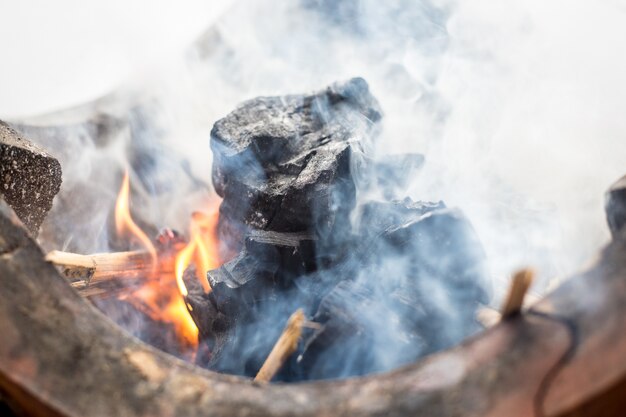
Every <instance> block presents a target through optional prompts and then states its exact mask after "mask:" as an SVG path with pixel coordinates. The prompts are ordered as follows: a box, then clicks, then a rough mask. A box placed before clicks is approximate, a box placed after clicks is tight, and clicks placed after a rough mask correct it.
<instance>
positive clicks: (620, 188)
mask: <svg viewBox="0 0 626 417" xmlns="http://www.w3.org/2000/svg"><path fill="white" fill-rule="evenodd" d="M605 207H606V217H607V220H608V223H609V228H610V229H611V234H612V235H613V239H618V238H619V237H620V236H622V237H624V236H625V235H624V230H626V176H624V177H622V178H621V179H620V180H619V181H617V182H616V183H615V184H613V185H612V186H611V188H609V191H608V192H607V193H606V204H605Z"/></svg>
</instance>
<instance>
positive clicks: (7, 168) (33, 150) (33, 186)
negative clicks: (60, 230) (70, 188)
mask: <svg viewBox="0 0 626 417" xmlns="http://www.w3.org/2000/svg"><path fill="white" fill-rule="evenodd" d="M60 187H61V165H60V164H59V162H58V161H57V160H56V159H54V158H53V157H52V156H50V155H48V154H47V153H45V152H44V151H43V149H41V148H39V147H38V146H35V145H33V144H32V143H30V142H29V141H27V140H26V139H24V138H23V137H21V136H20V135H19V134H18V133H17V132H16V131H15V130H13V129H11V128H10V127H9V126H8V125H7V124H5V123H4V122H2V121H0V195H2V196H3V197H4V199H5V201H6V202H7V203H8V204H9V205H10V206H11V207H12V208H13V210H15V213H16V214H17V215H18V217H19V218H20V219H21V220H22V222H23V223H24V224H25V225H26V227H27V228H28V230H29V231H30V233H32V234H33V235H37V233H38V231H39V226H40V225H41V223H42V222H43V220H44V218H45V217H46V214H47V213H48V211H49V210H50V208H51V207H52V200H53V198H54V196H55V195H56V194H57V193H58V192H59V189H60Z"/></svg>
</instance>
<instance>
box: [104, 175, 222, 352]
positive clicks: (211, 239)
mask: <svg viewBox="0 0 626 417" xmlns="http://www.w3.org/2000/svg"><path fill="white" fill-rule="evenodd" d="M129 193H130V181H129V178H128V173H126V174H125V175H124V181H123V182H122V187H121V189H120V192H119V195H118V198H117V203H116V207H115V224H116V229H117V232H118V234H119V235H120V236H127V237H128V238H130V239H133V240H135V241H137V242H138V243H140V244H141V245H142V246H144V247H145V248H146V250H147V251H148V252H149V253H150V255H151V256H152V259H153V267H154V268H156V267H157V265H158V259H157V252H156V249H155V247H154V245H153V244H152V242H151V241H150V239H149V238H148V236H146V234H145V233H144V232H143V231H142V230H141V229H140V228H139V226H137V224H136V223H135V222H134V221H133V219H132V217H131V215H130V203H129ZM217 219H218V212H217V209H213V211H212V212H211V214H210V215H204V214H200V213H194V215H193V217H192V221H191V237H190V243H189V244H188V245H187V246H186V247H185V248H184V249H182V250H181V251H180V252H178V253H177V254H176V258H175V265H174V267H175V274H174V276H171V275H170V274H161V273H160V271H158V270H156V269H154V270H153V272H154V273H155V274H156V275H159V274H160V275H161V276H160V277H159V279H156V280H149V281H147V282H146V283H145V284H144V285H143V286H142V287H141V288H139V289H138V290H137V291H134V292H133V293H132V295H131V296H129V297H128V298H127V301H129V302H131V303H133V305H135V306H136V307H137V308H139V309H140V310H142V311H143V312H144V313H146V314H148V315H149V316H150V317H151V318H152V319H154V320H158V321H162V322H165V323H170V324H171V325H172V326H173V327H174V330H175V332H176V335H177V337H178V340H179V343H180V344H181V347H182V348H183V349H182V350H185V351H186V352H187V353H189V352H191V356H192V357H193V355H195V352H196V349H197V346H198V328H197V326H196V324H195V323H194V321H193V319H192V318H191V316H190V315H189V310H190V309H191V306H189V305H187V304H186V301H185V297H186V296H187V294H188V291H187V288H186V286H185V283H184V282H183V274H184V272H185V269H186V268H187V266H188V265H189V264H190V263H191V262H192V261H193V262H194V263H195V265H196V270H197V276H198V279H199V280H200V283H201V284H202V287H203V289H204V291H205V292H209V291H210V290H211V287H210V285H209V282H208V280H207V278H206V272H207V271H208V270H210V269H213V268H216V267H218V266H219V259H218V257H217V249H218V246H217V240H216V238H215V228H216V226H217Z"/></svg>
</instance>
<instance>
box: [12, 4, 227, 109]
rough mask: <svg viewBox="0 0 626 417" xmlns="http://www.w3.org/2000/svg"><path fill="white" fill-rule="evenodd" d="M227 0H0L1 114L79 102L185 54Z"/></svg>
mask: <svg viewBox="0 0 626 417" xmlns="http://www.w3.org/2000/svg"><path fill="white" fill-rule="evenodd" d="M229 4H230V1H229V0H208V1H207V0H178V1H173V0H130V1H127V0H89V1H81V0H55V1H48V0H14V1H12V0H2V1H0V16H1V21H2V23H1V24H0V51H2V52H1V53H0V118H5V119H11V118H16V117H25V116H31V115H36V114H40V113H46V112H50V111H54V110H58V109H61V108H65V107H69V106H73V105H77V104H80V103H83V102H85V101H88V100H90V99H94V98H97V97H99V96H100V95H103V94H106V93H108V92H109V91H111V90H112V89H113V88H114V87H115V86H116V85H118V84H119V83H121V82H123V81H124V80H126V79H128V78H130V77H132V76H134V75H136V74H141V72H142V69H144V68H145V67H146V66H153V65H158V64H159V63H160V62H161V61H163V60H165V59H167V58H168V57H172V56H175V55H176V54H180V53H182V51H183V50H184V48H185V47H186V46H188V45H189V44H190V43H191V42H192V41H193V39H194V38H195V37H197V36H198V35H199V34H200V33H201V32H202V31H203V30H205V29H206V28H207V27H209V26H210V24H211V23H212V22H213V21H214V20H215V19H216V18H217V17H218V16H219V15H220V14H221V13H222V12H223V11H224V10H225V9H226V7H228V5H229Z"/></svg>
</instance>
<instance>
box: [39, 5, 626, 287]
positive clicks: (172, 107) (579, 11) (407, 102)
mask: <svg viewBox="0 0 626 417" xmlns="http://www.w3.org/2000/svg"><path fill="white" fill-rule="evenodd" d="M625 21H626V3H624V2H623V1H618V0H613V1H608V0H607V1H599V2H594V3H591V2H584V1H582V0H570V1H552V2H544V1H540V0H525V1H522V0H501V1H498V2H493V1H486V0H474V1H471V2H467V1H466V2H460V1H452V0H450V1H444V0H432V1H427V0H422V1H411V0H394V1H385V2H381V1H377V0H351V1H342V2H334V1H332V0H300V1H297V2H296V1H292V2H272V1H269V0H251V1H245V2H243V1H242V2H238V3H236V4H235V5H234V6H233V7H232V8H230V9H228V10H227V12H226V13H225V14H224V15H223V16H222V17H221V18H220V19H219V20H218V21H217V23H216V24H215V25H214V26H213V27H212V28H210V29H209V30H208V31H207V32H206V34H205V35H204V36H203V37H202V38H201V39H199V40H198V41H197V42H196V43H195V44H194V45H193V47H192V48H191V49H190V50H189V53H188V55H187V57H186V59H185V60H177V59H173V60H172V62H170V63H169V64H168V65H167V66H161V67H159V68H153V69H151V70H150V71H146V73H144V74H142V76H141V77H139V78H135V79H131V80H129V82H128V85H132V86H133V88H134V89H135V90H137V89H139V90H141V89H143V90H144V91H147V92H149V94H150V95H151V96H152V97H155V98H156V99H155V100H156V102H157V103H158V108H159V112H158V117H159V125H160V127H161V128H162V129H160V132H161V133H162V137H160V138H159V139H158V141H159V144H160V145H162V149H165V150H166V151H164V152H161V154H160V155H159V158H157V160H158V161H161V162H159V164H162V165H161V170H160V171H159V170H157V171H159V172H160V173H159V175H160V177H159V178H161V176H165V177H167V179H168V183H169V184H170V185H171V184H177V183H188V182H189V179H188V178H185V179H184V180H182V179H180V180H179V176H180V175H183V173H182V172H183V170H181V169H179V168H173V167H172V163H171V161H179V160H180V159H183V160H187V161H188V162H189V163H190V167H191V171H192V173H193V174H194V176H195V177H197V178H201V179H203V180H204V181H207V182H208V181H209V179H210V151H209V146H208V143H209V131H210V129H211V126H212V125H213V123H214V122H215V121H216V120H217V119H219V118H221V117H223V116H225V115H226V114H227V113H228V112H230V111H231V110H232V109H233V108H234V107H235V106H236V105H237V103H239V102H241V101H242V100H245V99H249V98H252V97H255V96H259V95H277V94H288V93H301V92H307V91H313V90H318V89H320V88H322V87H324V86H325V85H328V84H330V83H332V82H333V81H336V80H341V79H347V78H350V77H352V76H362V77H364V78H365V79H366V80H367V81H368V82H369V84H370V87H371V90H372V92H373V94H374V95H375V96H376V97H377V98H378V99H379V101H380V102H381V105H382V107H383V110H384V112H385V118H384V121H383V132H382V137H381V138H380V141H379V142H378V144H379V146H378V149H377V152H380V153H387V152H390V153H400V152H407V151H413V152H422V153H424V154H425V156H426V165H425V167H424V169H423V170H422V172H421V173H420V175H419V176H418V177H416V178H415V179H414V180H413V181H412V185H411V187H410V189H409V190H408V193H409V194H410V195H411V196H412V197H413V198H414V199H422V200H435V201H437V200H440V199H442V200H444V201H445V202H446V203H447V205H448V206H457V207H459V208H461V209H462V210H463V211H464V212H465V214H466V215H467V217H468V218H469V219H470V220H471V221H472V223H473V224H474V226H475V228H476V230H477V233H478V235H479V237H480V238H481V240H482V242H483V244H484V246H485V248H486V250H487V255H488V259H489V263H490V267H491V272H492V275H493V277H494V279H495V283H496V288H500V289H501V288H503V287H504V286H505V285H506V283H507V275H508V274H509V273H510V272H511V271H512V270H513V269H515V268H517V267H519V266H522V265H531V266H534V267H536V268H538V270H539V272H540V277H541V278H542V279H541V280H540V283H539V285H538V286H537V288H536V290H537V291H543V290H544V289H545V287H546V285H547V284H548V283H549V282H551V281H552V280H554V279H556V278H559V277H563V276H565V275H566V274H568V273H570V272H572V271H573V270H575V269H576V268H579V267H580V266H581V265H582V264H584V263H585V262H586V261H587V260H588V259H589V258H590V257H591V256H592V255H593V253H594V252H595V251H597V250H598V249H599V248H600V247H601V246H602V245H603V244H604V243H605V242H606V241H607V240H608V237H609V234H608V231H607V228H606V225H605V220H604V212H603V193H604V191H605V190H606V188H607V187H608V186H609V184H610V183H612V182H613V181H614V180H615V179H617V178H618V177H620V176H621V175H623V174H624V173H626V140H625V136H626V118H625V117H624V116H623V114H622V113H623V111H624V110H623V109H625V108H626V82H625V81H624V74H626V58H625V57H624V56H623V54H622V53H621V48H622V43H623V40H624V39H626V25H625V24H624V23H625ZM177 24H184V22H178V23H177ZM118 107H119V106H118ZM105 108H106V106H105ZM116 111H117V110H116ZM118 112H119V111H118ZM40 120H41V119H32V120H31V121H32V122H37V123H41V122H40ZM54 120H55V116H54V115H51V116H48V117H47V118H46V122H48V123H50V121H54ZM131 139H132V138H129V137H126V136H125V137H124V138H123V140H128V141H130V140H131ZM154 141H155V142H157V139H154ZM43 144H44V146H45V143H43ZM106 149H107V148H106V147H104V148H101V149H98V152H99V155H100V156H99V157H98V158H95V157H94V158H93V159H92V160H91V161H90V163H91V165H90V168H91V169H90V172H98V170H97V169H95V167H94V164H95V165H97V164H98V163H99V162H98V160H99V159H101V160H102V161H106V163H110V162H109V161H108V160H107V158H102V156H101V153H102V152H107V151H106ZM119 150H120V147H119V146H112V147H111V152H119ZM170 151H171V152H170ZM98 152H95V153H91V154H93V155H95V154H96V153H98ZM85 157H86V156H85V155H83V156H81V157H79V156H78V155H76V157H75V158H73V159H72V158H69V159H68V161H69V162H68V163H69V164H74V163H75V164H89V163H87V162H85V161H84V158H85ZM81 158H82V159H81ZM113 159H116V160H117V159H118V156H117V154H116V156H115V158H113ZM168 159H169V161H170V162H168V163H166V162H164V161H167V160H168ZM72 161H75V162H72ZM103 163H105V162H103ZM78 167H79V165H75V166H74V165H72V166H69V167H68V166H64V170H65V171H66V172H74V171H76V170H77V169H78ZM79 171H80V169H79ZM146 180H147V182H148V183H150V180H151V179H146ZM109 183H110V187H111V190H114V191H116V190H117V186H118V185H119V184H118V181H113V180H111V181H109ZM146 188H150V187H146ZM170 190H171V191H170V192H168V193H164V194H161V195H159V196H155V197H154V199H153V202H152V203H151V204H148V208H147V209H146V210H147V211H148V213H147V214H146V217H148V218H150V220H151V221H152V223H154V224H156V225H157V226H168V225H169V226H176V227H179V226H180V225H181V224H184V223H185V222H186V219H187V218H188V217H187V216H188V213H189V212H191V211H192V210H195V209H198V208H201V207H194V205H193V201H194V198H195V197H194V196H193V195H192V196H191V197H190V195H189V194H187V191H186V190H187V188H185V187H180V188H176V187H170ZM114 191H112V192H111V193H110V194H111V196H110V198H109V199H110V200H112V199H113V198H114ZM148 191H149V190H148ZM177 191H178V192H177ZM105 205H106V204H104V203H103V204H102V206H105ZM109 209H110V207H107V208H106V210H109ZM96 217H97V216H95V215H93V217H92V218H96ZM94 233H96V234H97V231H94Z"/></svg>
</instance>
